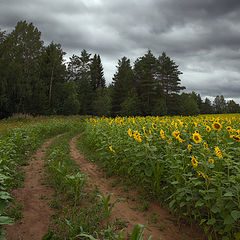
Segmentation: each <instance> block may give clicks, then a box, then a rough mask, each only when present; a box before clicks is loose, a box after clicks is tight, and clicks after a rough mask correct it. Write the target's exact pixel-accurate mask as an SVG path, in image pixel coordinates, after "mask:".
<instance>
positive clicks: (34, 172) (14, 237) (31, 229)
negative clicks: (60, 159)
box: [7, 135, 60, 240]
mask: <svg viewBox="0 0 240 240" xmlns="http://www.w3.org/2000/svg"><path fill="white" fill-rule="evenodd" d="M59 136H60V135H59ZM57 137H58V136H57ZM55 138H56V137H54V138H51V139H49V140H48V141H47V142H45V143H44V144H43V145H42V146H41V148H39V149H38V151H37V152H36V154H35V155H34V156H33V157H32V159H31V161H30V162H29V163H30V164H29V165H28V166H26V167H24V171H25V173H26V174H25V180H24V187H23V188H18V189H16V190H14V192H13V195H14V196H15V197H14V199H15V202H16V203H17V204H23V206H24V209H23V212H22V213H23V218H22V219H21V222H20V223H18V222H17V223H16V224H14V225H13V226H9V227H7V239H8V240H20V239H21V240H22V239H24V240H40V239H42V236H43V235H44V234H45V233H46V232H47V230H48V226H49V224H50V218H51V215H52V210H51V209H50V207H49V205H48V202H49V200H50V199H51V197H52V194H53V189H52V188H51V187H50V186H48V185H45V184H44V185H43V183H41V179H44V160H43V158H44V155H45V152H46V148H47V147H48V146H49V145H50V144H51V143H52V141H53V140H54V139H55Z"/></svg>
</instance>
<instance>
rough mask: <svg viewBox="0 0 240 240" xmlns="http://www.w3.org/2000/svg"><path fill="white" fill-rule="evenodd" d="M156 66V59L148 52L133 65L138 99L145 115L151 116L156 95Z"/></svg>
mask: <svg viewBox="0 0 240 240" xmlns="http://www.w3.org/2000/svg"><path fill="white" fill-rule="evenodd" d="M156 64H157V59H156V58H155V57H154V55H153V54H152V52H151V51H150V50H149V51H148V52H147V53H146V54H145V55H144V56H143V57H140V58H138V59H137V60H136V61H135V63H134V73H135V78H136V82H137V85H136V86H137V92H138V97H139V99H140V101H141V105H142V111H143V114H145V115H146V114H151V110H152V106H153V99H154V96H155V94H156V78H155V75H156Z"/></svg>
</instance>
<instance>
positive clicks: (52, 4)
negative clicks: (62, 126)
mask: <svg viewBox="0 0 240 240" xmlns="http://www.w3.org/2000/svg"><path fill="white" fill-rule="evenodd" d="M20 20H27V21H28V22H32V23H33V24H34V25H35V26H36V27H37V28H38V29H39V31H41V32H42V39H43V40H44V42H45V44H48V43H50V42H51V41H54V42H55V43H60V44H61V45H62V48H63V50H64V51H65V52H66V53H67V55H66V57H69V56H71V55H72V54H76V55H80V52H81V50H82V49H86V50H87V51H88V52H89V53H92V54H94V53H97V54H100V56H101V58H102V63H103V67H104V72H105V78H106V80H107V82H108V83H109V82H111V81H112V77H113V74H114V73H115V71H116V65H117V62H118V59H120V58H122V57H123V56H126V57H128V58H130V59H131V62H132V64H133V63H134V61H135V60H136V58H137V57H141V56H143V55H144V54H145V53H146V52H147V50H148V49H150V50H152V52H153V54H154V55H155V56H159V55H161V53H162V52H163V51H165V52H166V53H167V55H168V56H169V57H170V58H171V59H172V60H174V61H175V62H176V63H177V65H179V69H180V70H181V71H182V72H183V74H182V75H181V80H182V85H183V86H185V87H186V88H187V89H186V91H187V92H191V91H196V92H197V93H200V94H201V96H202V98H204V97H206V96H207V97H210V99H211V100H212V99H213V97H215V96H216V95H224V97H225V98H226V99H229V98H231V99H234V100H235V101H236V102H238V103H240V0H0V28H1V30H7V31H12V29H13V28H14V27H15V25H16V23H17V22H18V21H20Z"/></svg>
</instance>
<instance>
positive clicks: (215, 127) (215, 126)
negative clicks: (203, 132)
mask: <svg viewBox="0 0 240 240" xmlns="http://www.w3.org/2000/svg"><path fill="white" fill-rule="evenodd" d="M212 128H213V129H215V130H218V131H220V130H221V129H222V124H221V123H219V122H213V124H212Z"/></svg>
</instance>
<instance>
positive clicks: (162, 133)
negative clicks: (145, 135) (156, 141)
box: [160, 129, 165, 139]
mask: <svg viewBox="0 0 240 240" xmlns="http://www.w3.org/2000/svg"><path fill="white" fill-rule="evenodd" d="M160 135H161V138H162V139H164V138H165V135H164V131H163V130H162V129H161V130H160Z"/></svg>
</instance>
